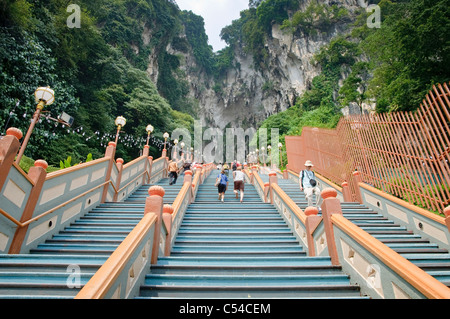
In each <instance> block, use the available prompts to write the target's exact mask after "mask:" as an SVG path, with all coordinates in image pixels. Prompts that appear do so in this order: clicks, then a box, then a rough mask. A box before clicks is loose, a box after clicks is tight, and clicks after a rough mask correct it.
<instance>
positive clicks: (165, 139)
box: [163, 132, 169, 150]
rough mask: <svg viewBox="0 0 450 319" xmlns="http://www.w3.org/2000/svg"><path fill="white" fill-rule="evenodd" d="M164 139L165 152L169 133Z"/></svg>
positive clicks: (164, 135) (165, 134)
mask: <svg viewBox="0 0 450 319" xmlns="http://www.w3.org/2000/svg"><path fill="white" fill-rule="evenodd" d="M163 137H164V150H165V149H166V144H167V139H168V138H169V133H167V132H166V133H164V134H163Z"/></svg>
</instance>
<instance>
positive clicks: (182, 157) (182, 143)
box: [180, 142, 185, 159]
mask: <svg viewBox="0 0 450 319" xmlns="http://www.w3.org/2000/svg"><path fill="white" fill-rule="evenodd" d="M180 146H181V159H184V151H183V148H184V146H185V144H184V142H181V143H180Z"/></svg>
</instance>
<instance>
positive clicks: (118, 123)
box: [114, 116, 127, 147]
mask: <svg viewBox="0 0 450 319" xmlns="http://www.w3.org/2000/svg"><path fill="white" fill-rule="evenodd" d="M114 123H115V124H116V126H117V133H116V147H117V141H118V140H119V133H120V130H121V129H122V127H124V126H125V124H127V120H126V119H125V118H124V117H123V116H118V117H117V118H116V120H115V121H114Z"/></svg>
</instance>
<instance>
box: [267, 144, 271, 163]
mask: <svg viewBox="0 0 450 319" xmlns="http://www.w3.org/2000/svg"><path fill="white" fill-rule="evenodd" d="M271 150H272V146H270V145H268V146H267V151H268V152H269V158H270V167H272V156H271V154H270V151H271Z"/></svg>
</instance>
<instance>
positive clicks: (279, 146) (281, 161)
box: [278, 143, 283, 168]
mask: <svg viewBox="0 0 450 319" xmlns="http://www.w3.org/2000/svg"><path fill="white" fill-rule="evenodd" d="M282 148H283V144H281V143H278V149H279V150H280V168H281V167H282V166H283V154H281V149H282Z"/></svg>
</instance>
